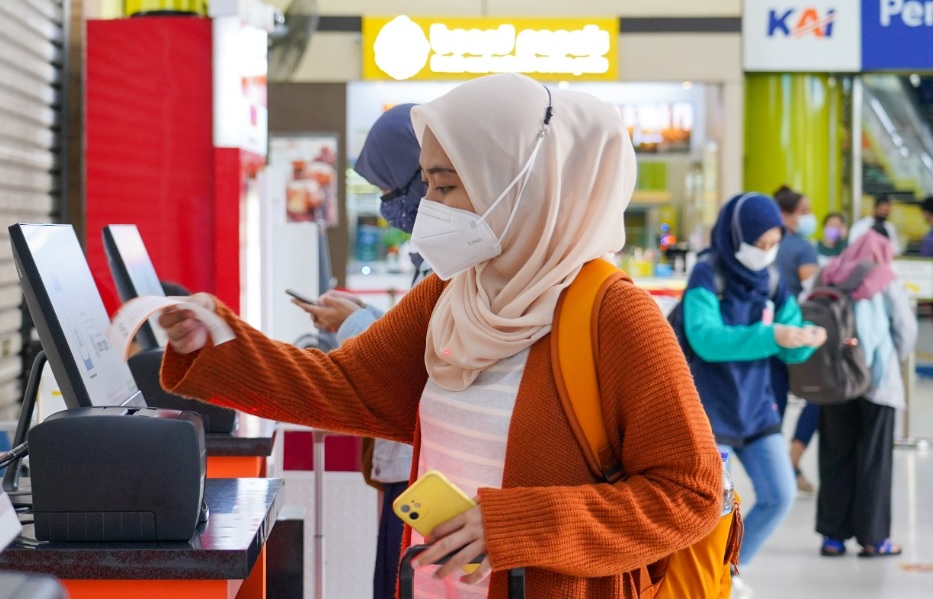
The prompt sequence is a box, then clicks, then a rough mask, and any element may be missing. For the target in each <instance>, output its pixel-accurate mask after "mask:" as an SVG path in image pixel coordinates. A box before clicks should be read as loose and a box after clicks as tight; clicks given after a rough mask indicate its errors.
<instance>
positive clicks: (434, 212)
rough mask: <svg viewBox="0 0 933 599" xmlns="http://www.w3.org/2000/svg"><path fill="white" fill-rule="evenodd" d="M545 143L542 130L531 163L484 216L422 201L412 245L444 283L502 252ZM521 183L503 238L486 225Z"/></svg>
mask: <svg viewBox="0 0 933 599" xmlns="http://www.w3.org/2000/svg"><path fill="white" fill-rule="evenodd" d="M543 140H544V130H543V129H542V131H541V133H539V134H538V141H537V143H536V144H535V148H534V150H533V151H532V152H531V156H530V157H529V158H528V162H526V163H525V166H524V167H522V170H521V172H519V173H518V176H517V177H515V178H514V179H513V180H512V182H511V183H509V185H508V187H506V188H505V191H503V192H502V193H501V194H499V197H498V198H496V200H495V201H494V202H493V203H492V204H490V205H489V208H488V209H487V210H486V212H484V213H483V215H482V216H480V215H478V214H474V213H473V212H469V211H467V210H458V209H456V208H451V207H449V206H445V205H444V204H441V203H439V202H432V201H431V200H429V199H427V198H422V200H421V203H420V204H419V205H418V216H417V217H416V218H415V226H414V227H413V228H412V231H411V242H412V245H414V246H415V249H416V250H418V253H419V254H421V256H422V257H423V258H424V259H425V260H426V261H427V263H428V264H429V265H430V266H431V269H432V270H433V271H434V273H435V274H436V275H437V276H438V277H440V278H441V279H442V280H444V281H447V280H449V279H451V278H452V277H454V275H457V274H459V273H461V272H463V271H465V270H467V269H468V268H472V267H474V266H476V265H477V264H480V263H482V262H485V261H486V260H491V259H493V258H495V257H496V256H498V255H499V254H501V253H502V240H503V239H504V238H505V234H506V233H507V232H508V230H509V227H510V226H511V225H512V219H514V218H515V214H516V213H517V212H518V205H519V203H521V201H522V194H524V192H525V186H526V185H527V184H528V179H530V178H531V167H532V166H533V165H534V163H535V158H536V157H537V156H538V149H539V148H540V147H541V142H542V141H543ZM519 182H521V188H520V189H519V191H518V198H517V199H516V200H515V207H514V208H513V209H512V213H511V214H510V215H509V220H508V222H507V223H506V224H505V229H504V230H503V231H502V235H500V236H499V237H496V234H495V233H493V231H492V229H491V228H490V226H489V224H488V223H487V222H486V217H488V216H489V213H490V212H492V210H493V209H494V208H495V207H496V206H497V205H499V202H501V201H502V199H503V198H505V196H506V195H507V194H508V193H509V191H511V190H512V188H513V187H515V186H516V185H518V184H519Z"/></svg>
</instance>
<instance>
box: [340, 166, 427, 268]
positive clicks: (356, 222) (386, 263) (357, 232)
mask: <svg viewBox="0 0 933 599" xmlns="http://www.w3.org/2000/svg"><path fill="white" fill-rule="evenodd" d="M381 195H382V191H381V190H380V189H379V188H377V187H375V186H373V185H370V184H369V183H368V182H367V181H366V180H365V179H363V177H361V176H360V175H359V173H357V172H356V171H354V170H352V169H347V217H348V222H349V233H350V248H351V251H350V260H349V262H348V271H349V272H348V273H347V274H348V275H351V276H352V275H357V274H363V275H369V274H405V275H410V274H411V273H413V272H414V266H412V264H411V261H410V260H409V259H408V252H410V251H413V250H412V249H411V244H410V242H409V239H410V237H411V236H410V235H409V234H408V233H405V232H404V231H401V230H399V229H396V228H394V227H392V226H390V225H389V223H388V222H386V220H385V218H383V217H382V215H381V214H380V213H379V202H380V200H379V198H380V196H381Z"/></svg>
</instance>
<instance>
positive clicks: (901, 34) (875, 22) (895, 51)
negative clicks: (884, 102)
mask: <svg viewBox="0 0 933 599" xmlns="http://www.w3.org/2000/svg"><path fill="white" fill-rule="evenodd" d="M862 70H863V71H880V70H888V71H901V70H903V71H907V70H910V71H915V70H916V71H921V70H933V0H862Z"/></svg>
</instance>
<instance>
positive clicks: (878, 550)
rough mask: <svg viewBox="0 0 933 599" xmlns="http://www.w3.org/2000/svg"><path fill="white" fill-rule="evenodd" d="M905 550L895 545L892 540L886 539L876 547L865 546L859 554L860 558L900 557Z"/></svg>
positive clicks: (876, 544) (875, 545)
mask: <svg viewBox="0 0 933 599" xmlns="http://www.w3.org/2000/svg"><path fill="white" fill-rule="evenodd" d="M901 551H903V549H902V548H901V546H900V545H895V544H894V543H892V542H891V539H885V540H883V541H881V542H880V543H875V544H874V545H865V546H864V547H862V550H861V551H860V552H859V554H858V556H859V557H887V556H890V555H900V554H901Z"/></svg>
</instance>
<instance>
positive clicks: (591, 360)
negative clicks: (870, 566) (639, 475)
mask: <svg viewBox="0 0 933 599" xmlns="http://www.w3.org/2000/svg"><path fill="white" fill-rule="evenodd" d="M619 279H625V280H628V281H631V279H630V278H629V276H628V275H627V274H625V273H624V272H622V271H621V270H619V269H618V268H616V267H615V266H613V265H612V264H610V263H608V262H606V261H605V260H593V261H592V262H588V263H587V264H586V265H584V267H583V270H581V271H580V274H578V275H577V278H576V279H574V281H573V283H571V285H570V287H568V288H567V289H565V290H564V292H563V293H562V294H561V297H560V299H559V300H558V302H557V309H556V310H555V314H554V324H553V326H552V329H551V362H552V366H553V370H554V379H555V382H556V383H557V389H558V391H559V393H560V398H561V403H562V404H563V406H564V411H565V412H566V413H567V419H568V420H569V422H570V427H571V429H572V430H573V432H574V435H575V436H576V437H577V442H578V443H579V444H580V447H581V448H582V449H583V454H584V456H585V457H586V461H587V465H588V466H589V468H590V470H591V471H592V472H593V474H594V476H596V477H597V479H599V480H601V481H605V482H608V483H614V482H616V481H618V480H620V479H621V478H622V477H623V476H624V475H625V472H624V469H623V466H622V461H621V459H620V458H619V456H617V455H616V454H615V451H614V450H613V448H612V446H611V445H610V444H609V436H608V433H607V432H606V425H605V421H604V419H603V411H602V404H601V403H600V393H599V381H598V378H597V372H596V356H597V355H598V351H599V340H598V339H597V332H598V330H599V327H598V324H599V307H600V305H601V304H602V300H603V296H605V294H606V291H607V290H608V289H609V287H610V286H611V285H612V284H613V283H615V282H616V281H617V280H619ZM586 348H589V350H590V351H585V350H586ZM739 505H740V502H739V499H738V496H736V498H735V500H734V501H733V509H732V513H730V514H728V515H726V516H724V517H723V518H721V519H720V521H719V524H718V525H717V526H716V528H714V529H713V530H712V531H711V532H710V533H709V534H708V535H707V536H706V537H704V538H703V539H701V540H700V541H697V542H696V543H694V544H693V545H691V546H689V547H685V548H684V549H680V550H678V551H675V552H674V553H672V554H671V555H670V556H669V557H668V558H667V567H666V569H664V578H663V580H662V582H661V585H660V586H659V588H658V591H657V594H656V595H655V598H657V599H662V598H663V599H673V598H676V599H718V598H722V599H727V598H728V597H729V594H730V592H731V589H732V576H731V574H730V566H733V567H736V568H737V566H738V558H739V548H740V546H741V544H742V532H743V526H742V516H741V514H740V511H739Z"/></svg>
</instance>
